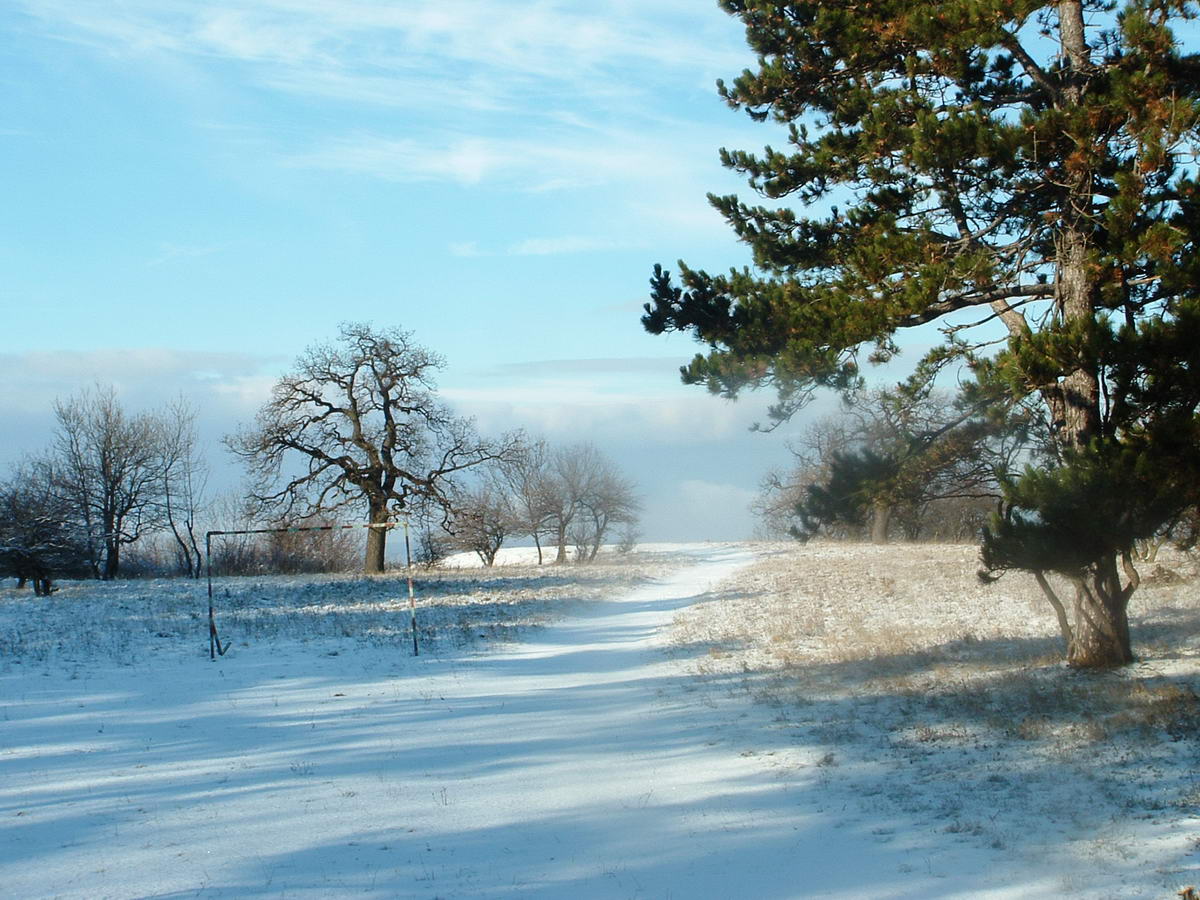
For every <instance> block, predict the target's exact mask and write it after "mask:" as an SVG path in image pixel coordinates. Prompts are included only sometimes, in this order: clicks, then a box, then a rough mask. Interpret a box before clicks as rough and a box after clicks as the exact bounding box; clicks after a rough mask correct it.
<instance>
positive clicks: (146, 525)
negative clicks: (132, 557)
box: [53, 386, 163, 579]
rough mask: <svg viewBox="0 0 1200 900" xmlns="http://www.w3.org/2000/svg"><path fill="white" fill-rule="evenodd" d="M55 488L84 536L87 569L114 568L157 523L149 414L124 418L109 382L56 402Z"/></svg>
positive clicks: (103, 573) (157, 475)
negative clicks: (130, 546) (126, 548)
mask: <svg viewBox="0 0 1200 900" xmlns="http://www.w3.org/2000/svg"><path fill="white" fill-rule="evenodd" d="M54 415H55V417H56V418H57V420H58V429H57V433H56V435H55V442H54V451H53V452H54V457H55V466H54V474H55V479H54V489H55V492H56V494H57V495H58V496H59V497H60V498H61V499H62V500H63V501H65V502H66V503H68V504H70V507H71V509H72V510H73V511H74V513H75V515H76V516H78V518H79V521H80V524H81V526H82V529H81V530H82V532H83V534H84V535H85V540H86V546H87V551H88V558H89V563H90V565H91V567H92V571H93V573H94V574H96V575H97V576H98V577H101V578H104V579H111V578H115V577H116V576H117V574H118V572H119V570H120V564H121V548H122V547H123V546H126V545H128V544H131V543H133V542H134V541H136V540H138V539H139V538H140V537H142V536H143V535H144V534H146V533H147V532H148V531H151V530H153V528H154V527H155V526H156V525H157V524H158V513H159V500H160V495H161V484H162V468H163V456H162V429H161V427H160V422H159V420H158V419H157V418H156V417H155V416H153V415H146V414H138V415H129V414H128V413H126V412H125V410H124V409H123V408H122V407H121V405H120V404H119V403H118V402H117V396H116V391H115V389H114V388H112V387H111V386H108V387H102V386H97V387H95V388H94V389H92V390H85V391H83V392H81V393H80V394H77V395H75V396H73V397H70V398H68V399H67V400H65V401H57V402H55V404H54Z"/></svg>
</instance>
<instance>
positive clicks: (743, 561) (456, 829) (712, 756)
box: [0, 544, 1200, 898]
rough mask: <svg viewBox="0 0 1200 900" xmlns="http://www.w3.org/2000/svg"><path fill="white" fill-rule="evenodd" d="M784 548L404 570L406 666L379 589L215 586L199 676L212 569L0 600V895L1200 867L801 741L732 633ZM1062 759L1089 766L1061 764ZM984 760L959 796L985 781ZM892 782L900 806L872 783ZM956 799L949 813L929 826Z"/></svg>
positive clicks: (1132, 832) (786, 891)
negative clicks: (1079, 856) (1065, 857)
mask: <svg viewBox="0 0 1200 900" xmlns="http://www.w3.org/2000/svg"><path fill="white" fill-rule="evenodd" d="M788 552H789V554H793V555H794V554H796V553H797V552H801V553H807V554H810V555H811V554H812V553H814V552H820V553H824V552H827V551H824V550H817V551H814V550H812V549H809V548H806V549H805V550H804V551H795V550H789V551H788ZM830 552H831V551H830ZM773 553H774V551H772V550H771V548H764V547H762V546H754V545H721V544H709V545H696V546H690V547H688V546H683V547H681V546H674V547H658V548H652V551H651V552H649V553H641V554H638V555H636V557H635V558H633V559H631V560H629V561H626V562H622V561H615V560H613V561H609V562H606V563H605V564H603V565H599V566H587V567H576V566H568V567H556V568H550V567H546V568H543V569H536V568H528V567H523V566H520V565H515V566H511V567H508V566H506V567H505V568H503V569H500V570H497V571H491V572H489V571H486V570H482V569H473V570H472V569H464V570H450V571H447V572H443V573H440V574H428V575H426V574H423V575H422V576H421V578H420V581H419V587H418V599H419V603H420V608H419V612H418V614H419V616H420V617H421V622H422V654H421V655H420V656H417V657H413V656H412V655H411V648H410V645H409V644H408V643H406V641H407V634H406V628H407V621H408V620H407V597H406V593H405V588H404V586H403V580H402V579H399V578H392V577H385V578H375V579H364V578H358V579H329V578H315V577H311V578H276V579H236V580H234V579H231V580H228V581H222V582H220V583H219V585H218V592H217V598H218V614H219V624H220V625H221V628H222V636H223V637H224V638H225V639H226V640H231V641H233V644H234V646H233V649H232V650H231V652H230V653H229V654H228V655H227V656H225V657H222V658H220V659H219V660H218V661H217V662H215V663H210V662H209V661H208V658H207V651H208V642H207V633H206V631H205V630H204V629H205V622H204V617H203V615H202V614H201V613H202V612H203V610H204V608H205V605H206V600H205V597H204V593H203V585H202V584H200V585H196V584H188V583H186V582H178V581H172V582H130V583H120V584H111V585H91V584H71V585H64V588H63V590H62V591H61V592H60V593H59V594H56V595H55V596H54V597H52V598H50V599H48V600H40V599H39V600H35V599H34V598H32V597H29V596H28V595H26V594H20V595H18V594H17V593H16V592H15V591H12V590H8V589H5V590H4V591H0V885H3V888H2V889H0V893H2V894H4V895H5V896H12V897H25V898H36V897H79V898H85V897H86V898H96V897H121V898H125V897H183V896H189V897H191V896H196V897H244V896H264V897H266V896H301V897H327V896H344V895H363V896H375V897H396V896H403V897H420V898H434V897H505V896H514V897H515V896H521V897H527V896H529V897H544V898H551V897H572V898H576V897H578V898H590V897H595V898H609V897H663V898H665V897H676V898H706V897H713V898H719V897H732V896H744V897H763V898H783V897H809V896H822V897H845V898H850V897H855V898H858V897H872V898H889V897H893V898H918V897H966V896H971V897H985V898H986V897H995V898H999V897H1057V896H1062V895H1063V894H1064V893H1066V892H1071V891H1078V892H1079V893H1080V894H1081V895H1084V894H1086V895H1087V896H1097V897H1099V896H1117V897H1142V896H1145V897H1161V896H1164V894H1165V893H1166V888H1167V887H1173V886H1175V885H1182V884H1185V883H1194V882H1196V881H1200V867H1198V866H1197V858H1196V856H1195V853H1196V850H1197V846H1196V844H1195V843H1194V837H1195V835H1196V834H1197V833H1200V831H1198V830H1197V828H1196V826H1197V824H1198V822H1200V820H1197V819H1196V817H1195V811H1194V810H1190V811H1189V810H1184V809H1182V808H1180V807H1173V808H1172V810H1171V812H1170V814H1168V813H1167V812H1165V811H1162V812H1161V814H1160V815H1158V816H1157V817H1156V818H1154V819H1152V820H1149V821H1146V820H1140V821H1139V822H1134V823H1130V824H1131V827H1130V828H1127V829H1123V823H1121V822H1119V821H1118V822H1105V826H1104V828H1103V829H1101V830H1100V831H1097V832H1094V835H1095V836H1096V837H1097V838H1098V839H1100V838H1102V839H1105V840H1108V841H1109V842H1111V843H1112V844H1113V845H1114V847H1117V848H1118V850H1114V851H1113V853H1114V855H1117V856H1119V855H1120V854H1123V853H1132V854H1134V856H1133V857H1131V858H1130V860H1128V861H1127V863H1126V864H1122V865H1117V866H1115V867H1112V866H1109V867H1100V866H1096V867H1093V868H1092V869H1091V870H1090V871H1089V870H1088V869H1086V868H1081V867H1070V866H1068V867H1066V869H1064V867H1063V865H1061V864H1060V862H1059V861H1058V860H1056V859H1055V857H1054V854H1053V853H1052V852H1050V851H1051V849H1052V846H1053V845H1055V844H1056V842H1057V843H1061V844H1062V845H1063V846H1069V845H1071V842H1072V841H1073V840H1074V839H1075V838H1076V837H1077V834H1076V832H1074V831H1071V830H1070V829H1071V828H1072V827H1074V826H1072V825H1071V823H1069V822H1064V821H1058V820H1053V819H1050V818H1029V819H1028V820H1027V821H1025V822H1024V824H1023V826H1022V827H1023V831H1022V832H1021V833H1018V834H1012V835H1010V836H1009V839H1008V840H1007V842H1004V843H1003V844H1001V845H999V846H997V845H996V841H995V840H994V839H993V838H994V836H993V834H991V833H990V832H986V831H984V832H978V830H977V828H976V819H975V812H976V808H977V806H978V805H979V804H980V803H983V802H984V801H985V800H986V798H983V799H981V798H980V796H974V797H969V798H961V797H960V796H959V795H960V791H959V784H958V782H959V780H960V779H966V778H967V776H968V774H969V773H970V771H971V770H970V768H969V767H963V766H961V765H959V766H957V767H955V766H946V767H945V769H944V770H943V771H944V775H943V777H941V778H939V766H940V765H941V764H942V763H941V762H940V761H939V760H940V759H941V757H940V756H939V755H938V754H941V753H943V745H944V744H946V743H947V742H946V741H945V740H943V739H941V738H936V737H935V738H934V739H932V740H927V741H923V742H922V741H910V742H909V743H912V744H914V745H916V746H919V747H922V748H926V749H933V750H936V751H937V753H931V754H929V755H927V756H926V757H922V758H918V757H917V756H915V755H913V754H912V753H909V752H908V750H906V749H904V748H906V747H908V744H905V743H904V736H903V735H900V736H898V737H896V736H894V737H893V740H894V742H895V743H896V744H897V749H894V750H890V751H888V752H881V746H882V745H881V744H880V741H879V737H880V735H879V731H878V729H877V727H876V723H875V722H874V721H873V720H871V719H869V718H868V719H866V720H864V721H862V722H857V723H856V722H855V721H853V720H852V719H853V715H857V714H859V713H862V712H863V711H864V710H866V706H865V705H863V704H861V703H852V704H850V705H848V706H846V707H844V708H843V712H847V711H849V712H850V713H851V716H850V718H846V717H843V718H842V719H840V720H837V721H832V720H831V721H830V722H828V725H829V729H828V730H827V731H826V732H825V733H821V732H820V729H819V728H818V727H817V724H819V723H814V722H813V721H812V720H811V718H810V717H808V716H809V714H808V712H806V710H808V711H812V710H816V711H819V712H821V714H823V715H824V714H828V713H829V712H830V711H831V710H833V709H834V708H835V707H834V706H832V705H831V704H829V703H828V702H827V701H828V698H829V697H833V696H836V695H837V691H836V690H835V688H834V687H831V686H830V685H831V684H832V682H829V681H828V680H826V681H823V682H821V684H815V683H813V684H809V683H807V682H795V681H793V680H788V679H789V678H790V676H791V674H794V673H792V672H791V670H790V669H789V668H788V666H787V665H783V664H781V663H780V660H781V659H783V658H784V657H787V658H788V659H792V660H794V658H795V657H794V656H792V655H791V654H795V653H797V652H799V651H798V650H797V649H796V642H795V641H794V640H792V637H791V636H787V635H785V636H784V639H782V640H773V639H772V637H774V638H779V635H778V634H775V635H773V636H772V635H770V634H765V635H764V636H763V640H760V641H751V640H748V639H746V636H745V635H744V634H743V635H742V636H741V637H737V638H736V639H735V638H734V637H733V636H732V635H734V632H736V631H737V630H738V629H741V630H742V631H745V630H746V629H749V628H751V626H753V628H754V630H755V631H757V632H769V631H770V628H769V625H768V623H765V622H759V624H757V625H754V622H755V621H756V620H755V616H754V610H755V609H756V607H755V604H754V603H752V602H750V601H751V600H752V599H753V598H754V597H755V596H756V592H758V591H759V590H760V589H761V588H763V587H764V586H765V587H767V588H770V590H772V591H774V592H775V593H776V594H779V595H783V594H785V593H786V592H784V591H782V590H781V589H780V587H779V584H778V583H777V582H776V581H775V580H773V579H775V578H776V577H777V576H778V573H779V571H780V570H778V569H772V568H771V566H778V565H779V562H780V557H778V556H773V555H772V554H773ZM518 556H519V554H518ZM851 556H853V553H851ZM788 559H791V557H788ZM518 562H519V560H518ZM876 562H879V561H876ZM869 564H870V561H869V560H864V558H861V557H859V558H857V562H855V560H854V559H851V560H850V562H849V563H847V565H848V566H849V567H850V569H857V570H860V571H861V570H862V569H863V568H864V565H869ZM825 565H826V567H828V563H826V564H825ZM764 567H765V568H764ZM843 575H844V576H845V577H846V578H850V577H852V575H851V573H850V572H849V571H848V572H845V573H843ZM878 577H881V578H882V577H892V576H886V575H879V576H878ZM731 578H733V579H736V580H733V581H730V579H731ZM926 587H927V588H928V589H941V588H942V587H945V586H944V585H938V584H936V583H934V584H927V585H926ZM893 593H895V591H893ZM795 599H796V598H795V596H792V597H791V600H792V601H795ZM894 599H895V598H894V597H893V601H894ZM824 600H825V602H828V603H832V602H835V601H836V600H837V598H835V597H832V596H829V595H828V594H827V595H826V596H825V598H824ZM1021 610H1022V611H1023V612H1022V613H1021V614H1020V615H1018V616H1016V618H1017V619H1020V620H1021V621H1020V627H1021V628H1026V629H1028V628H1030V627H1031V626H1030V625H1029V621H1030V620H1031V619H1032V618H1033V616H1032V615H1031V614H1030V607H1029V606H1028V603H1025V605H1024V606H1023V607H1021ZM962 614H963V615H965V614H966V613H962ZM947 615H949V614H947ZM814 616H816V613H813V612H812V611H811V610H810V611H809V614H808V619H807V620H806V621H808V623H809V626H812V627H816V626H818V625H820V624H821V623H820V622H819V621H818V618H819V617H817V618H814ZM828 618H829V621H826V622H825V626H831V625H832V624H833V617H832V616H830V617H828ZM1001 621H1002V622H1006V621H1008V620H1007V619H1004V618H1002V620H1001ZM920 625H921V623H919V622H914V623H912V626H913V628H914V629H915V630H919V627H920ZM809 626H806V627H809ZM972 627H974V626H972ZM1040 627H1041V626H1040V625H1039V626H1037V627H1035V628H1034V631H1037V630H1038V628H1040ZM1050 627H1051V629H1052V628H1053V625H1052V623H1051V626H1050ZM1023 634H1024V632H1020V633H1019V634H1018V637H1020V636H1021V635H1023ZM1047 634H1049V635H1050V636H1052V635H1053V631H1052V630H1051V631H1050V632H1047ZM979 637H983V635H979ZM772 646H773V647H775V648H776V651H775V652H774V654H773V653H772V652H767V651H764V650H763V649H762V648H763V647H772ZM840 646H841V647H842V649H841V650H840V651H839V652H840V653H841V654H842V658H843V659H846V658H849V657H852V656H853V652H852V650H847V649H846V646H845V642H844V641H843V643H842V644H841V645H840ZM781 647H786V648H788V649H787V650H786V652H784V651H783V650H779V649H778V648H781ZM830 661H831V660H826V662H830ZM1192 662H1194V660H1192ZM864 664H865V663H864ZM1192 671H1193V675H1194V669H1193V670H1192ZM867 684H868V683H867V682H865V681H864V682H862V684H860V685H859V688H861V689H859V688H856V690H858V691H859V693H858V695H857V699H858V700H862V699H863V698H864V696H865V695H866V693H867V692H866V690H865V687H863V686H864V685H867ZM798 686H802V687H803V688H804V690H806V691H809V694H808V696H807V697H804V696H801V695H800V693H796V694H794V695H793V694H788V693H787V691H788V690H790V689H793V688H798ZM768 687H769V688H770V690H766V688H768ZM818 689H819V690H823V691H825V693H823V694H822V693H820V692H819V690H818ZM875 690H876V691H877V692H878V685H876V686H875ZM843 699H844V698H843ZM880 702H883V700H882V699H881V701H880ZM935 724H939V723H933V722H930V723H929V727H932V726H933V725H935ZM940 725H941V726H944V727H946V728H949V723H945V722H943V723H940ZM959 743H962V742H959ZM1176 744H1177V746H1178V748H1179V753H1177V754H1168V753H1156V754H1155V756H1156V759H1157V764H1158V765H1160V766H1161V768H1162V775H1163V778H1164V779H1166V780H1171V779H1172V778H1173V779H1174V781H1175V782H1178V781H1179V780H1180V779H1183V778H1187V777H1188V776H1189V775H1190V771H1189V770H1188V769H1187V768H1186V767H1185V768H1183V769H1182V770H1181V768H1180V767H1181V766H1185V765H1186V763H1187V760H1189V759H1190V760H1191V763H1192V768H1191V771H1194V769H1195V766H1194V762H1195V759H1196V741H1195V735H1194V734H1193V735H1192V736H1191V737H1190V738H1188V739H1187V740H1183V741H1179V742H1176ZM900 745H903V746H900ZM1150 746H1151V747H1154V746H1155V745H1154V744H1153V743H1151V744H1150ZM997 749H1003V750H1004V751H1005V752H1006V753H1007V752H1011V748H1008V747H1007V746H1006V747H1004V748H998V745H992V746H991V748H990V749H989V750H985V751H984V754H985V756H986V754H987V753H995V752H996V751H997ZM946 752H948V751H946ZM954 752H955V753H959V754H960V755H962V754H966V753H967V749H966V748H965V747H956V748H954ZM1187 753H1190V754H1191V756H1190V757H1188V756H1187ZM976 761H977V762H978V761H979V760H978V759H977V760H976ZM1025 763H1026V765H1027V768H1028V771H1029V773H1030V774H1031V775H1033V774H1036V773H1038V772H1039V771H1040V770H1041V768H1042V766H1043V765H1044V759H1042V758H1039V757H1038V756H1037V755H1036V754H1030V755H1029V758H1028V759H1027V760H1026V761H1025ZM901 766H906V767H909V768H910V770H911V772H912V773H914V775H909V774H908V773H907V772H906V771H905V770H904V769H903V768H898V767H901ZM1067 775H1069V777H1070V778H1071V779H1073V780H1074V782H1075V783H1076V784H1077V785H1086V784H1088V783H1089V782H1088V776H1087V773H1086V772H1083V773H1081V772H1079V771H1077V770H1074V769H1069V768H1068V767H1065V766H1064V767H1060V770H1055V771H1054V772H1053V773H1052V774H1051V778H1057V777H1066V776H1067ZM986 777H987V776H986V775H983V774H982V773H980V774H979V776H978V778H977V779H976V780H974V781H970V782H967V781H965V780H964V783H969V786H970V791H971V792H973V794H975V795H981V793H982V792H983V791H984V789H985V786H986V784H988V782H987V781H986ZM906 779H907V780H909V781H910V784H909V785H908V793H909V795H912V794H916V793H919V794H922V795H923V797H924V800H923V801H922V803H921V804H917V803H912V802H900V801H898V800H897V798H896V796H895V792H894V791H889V790H886V789H884V786H886V785H887V784H889V783H890V784H892V785H895V784H897V783H898V782H904V781H905V780H906ZM1046 782H1047V778H1046V777H1045V776H1043V777H1042V778H1041V780H1039V781H1036V782H1035V784H1036V786H1037V789H1039V790H1040V789H1042V788H1043V787H1044V786H1045V784H1046ZM955 798H958V799H957V808H958V809H959V811H960V812H961V813H962V815H960V816H959V817H958V819H953V818H951V819H947V818H945V817H938V816H937V815H935V814H931V813H930V810H931V809H936V808H937V805H938V803H950V802H951V801H954V800H955ZM1003 799H1004V800H1005V801H1006V802H1019V801H1020V798H1019V797H1017V796H1016V794H1015V793H1014V792H1007V793H1006V794H1005V795H1004V798H1003ZM1031 808H1033V807H1032V806H1031V805H1030V804H1029V803H1026V805H1025V806H1023V807H1018V808H1017V809H1015V810H1012V811H1011V812H1006V813H1005V815H1008V816H1011V817H1018V816H1019V815H1020V813H1021V812H1022V811H1023V810H1025V811H1028V810H1029V809H1031ZM1135 812H1136V810H1135ZM955 822H958V828H957V830H955V828H954V827H953V826H954V823H955ZM1084 824H1089V823H1084ZM948 825H949V826H951V827H950V828H948V827H947V826H948ZM1064 829H1065V830H1064ZM977 832H978V833H977ZM1189 840H1192V841H1193V843H1191V844H1189V843H1188V841H1189ZM1189 847H1190V851H1189ZM1034 848H1041V850H1042V851H1045V852H1033V850H1034ZM1189 852H1190V854H1191V855H1190V856H1189V855H1188V853H1189ZM1148 859H1152V860H1153V861H1154V868H1153V871H1147V870H1144V869H1143V870H1142V874H1141V876H1140V877H1139V875H1138V872H1139V866H1144V864H1145V862H1146V861H1147V860H1148ZM1166 879H1173V880H1170V881H1169V884H1168V882H1167V880H1166ZM1067 888H1069V889H1070V890H1069V891H1068V890H1066V889H1067Z"/></svg>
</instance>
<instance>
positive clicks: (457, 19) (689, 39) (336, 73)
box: [21, 0, 743, 105]
mask: <svg viewBox="0 0 1200 900" xmlns="http://www.w3.org/2000/svg"><path fill="white" fill-rule="evenodd" d="M21 6H22V8H23V9H24V11H25V12H26V13H27V14H28V15H29V16H31V17H33V18H34V19H35V20H37V21H38V22H40V23H41V24H42V27H43V28H45V29H47V30H49V31H51V32H52V33H55V34H56V35H59V36H62V37H64V38H67V39H72V40H78V41H83V42H87V43H89V44H92V45H93V46H95V47H97V48H98V49H103V51H104V52H106V53H109V54H118V55H122V56H136V55H139V54H147V53H164V52H169V53H174V54H186V55H191V56H195V57H205V58H219V59H223V60H227V61H230V62H235V63H240V64H248V65H253V66H256V67H258V68H259V72H258V75H259V77H260V78H261V79H262V80H263V81H264V82H265V83H274V84H278V85H291V86H293V87H295V88H297V89H305V90H312V91H314V92H317V93H323V92H326V90H327V89H326V88H323V87H322V85H321V82H322V80H323V79H329V84H330V87H329V89H330V90H336V91H337V92H338V93H339V94H341V95H342V96H343V97H352V96H354V90H353V87H354V85H355V84H356V83H358V82H359V80H360V79H361V86H362V88H363V99H364V100H366V101H367V102H373V101H375V100H377V99H379V97H380V92H379V90H378V87H379V85H380V80H379V79H380V78H381V77H383V78H394V79H397V81H398V82H400V81H404V80H406V79H407V78H409V77H410V76H411V77H414V78H416V79H417V81H418V83H422V82H423V83H424V85H425V86H426V87H427V88H434V87H436V86H437V85H438V84H439V83H440V84H441V85H443V86H445V87H447V88H450V89H451V90H452V89H453V85H455V84H457V83H459V82H460V81H462V80H463V78H464V77H465V78H467V79H470V80H472V81H473V83H474V87H475V89H476V91H477V92H479V93H484V94H488V95H490V96H491V100H490V101H489V102H492V103H498V104H504V105H508V104H510V103H511V102H512V101H513V100H514V98H518V97H521V96H524V95H527V94H528V93H529V92H530V91H531V90H536V91H538V92H539V93H541V94H543V95H547V94H549V95H553V94H555V93H561V94H562V95H564V96H568V95H570V96H574V97H580V96H585V95H586V96H590V97H600V96H612V95H613V94H614V93H631V92H636V91H637V90H638V88H639V86H638V85H637V84H636V83H633V82H632V80H631V81H630V83H623V82H625V81H626V79H624V78H621V77H617V76H616V75H614V74H612V73H614V72H617V71H618V70H620V71H627V70H628V69H629V67H630V66H631V65H632V66H637V65H639V64H646V63H649V64H652V69H655V70H657V69H660V68H662V67H668V68H669V67H683V66H686V67H687V68H688V69H689V70H695V71H706V72H708V71H711V72H715V73H726V72H732V71H737V67H738V66H739V65H740V64H741V61H742V58H743V56H742V54H741V53H740V52H738V49H737V44H736V33H737V29H736V28H735V27H733V26H732V25H729V26H728V27H726V28H721V27H719V25H717V24H714V23H715V22H717V21H718V20H716V19H715V18H714V17H713V15H712V14H711V11H706V12H707V14H706V15H705V14H698V13H697V11H696V9H695V7H694V4H681V3H674V2H668V0H647V2H644V3H639V4H628V3H624V2H621V0H596V2H594V3H588V4H579V3H572V2H567V0H540V2H532V3H526V4H521V5H517V4H513V3H511V2H505V0H441V2H439V3H437V4H433V3H420V4H411V3H408V4H397V3H395V2H393V0H124V2H122V3H119V4H103V5H100V6H98V5H96V4H95V3H93V2H91V0H24V2H22V3H21ZM300 73H305V77H298V76H299V75H300ZM606 74H607V76H608V77H604V76H605V75H606ZM431 75H433V76H435V79H436V80H435V79H431V78H430V77H429V76H431ZM480 75H486V76H487V77H486V78H483V77H479V76H480ZM710 83H711V80H710ZM399 93H400V94H401V95H402V94H403V92H402V91H401V92H399Z"/></svg>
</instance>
